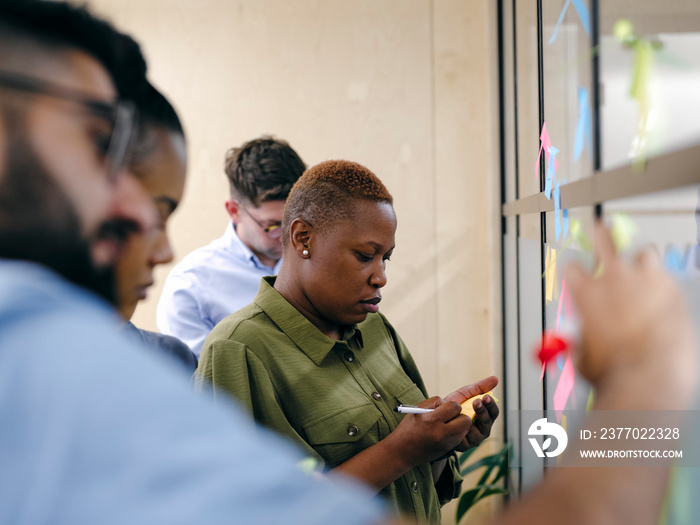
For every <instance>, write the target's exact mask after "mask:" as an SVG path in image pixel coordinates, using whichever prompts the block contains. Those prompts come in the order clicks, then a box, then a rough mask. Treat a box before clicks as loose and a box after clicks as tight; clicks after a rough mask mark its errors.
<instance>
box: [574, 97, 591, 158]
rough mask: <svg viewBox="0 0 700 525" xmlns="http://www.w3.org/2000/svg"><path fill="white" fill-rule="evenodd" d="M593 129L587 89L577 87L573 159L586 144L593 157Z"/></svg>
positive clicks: (578, 155)
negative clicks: (576, 115)
mask: <svg viewBox="0 0 700 525" xmlns="http://www.w3.org/2000/svg"><path fill="white" fill-rule="evenodd" d="M592 144H593V130H592V128H591V106H590V104H589V102H588V91H587V90H586V89H584V88H582V87H580V86H579V88H578V121H577V122H576V137H575V139H574V160H578V159H579V157H580V156H581V153H583V148H584V147H585V146H586V145H588V153H589V155H590V156H591V158H592V157H593V150H592Z"/></svg>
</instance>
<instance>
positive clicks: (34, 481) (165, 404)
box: [0, 261, 383, 525]
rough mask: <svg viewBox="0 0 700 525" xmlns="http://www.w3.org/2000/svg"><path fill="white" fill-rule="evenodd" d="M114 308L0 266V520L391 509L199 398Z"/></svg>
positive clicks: (217, 518) (373, 515)
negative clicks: (307, 466)
mask: <svg viewBox="0 0 700 525" xmlns="http://www.w3.org/2000/svg"><path fill="white" fill-rule="evenodd" d="M186 377H187V376H186V374H184V372H182V370H181V369H180V367H178V366H176V365H175V364H173V363H172V361H171V360H168V359H166V357H163V356H161V355H160V354H158V353H155V352H152V351H150V350H148V349H146V348H139V347H138V345H135V344H134V342H133V341H131V340H130V339H128V338H127V336H126V335H125V334H124V333H122V332H121V331H120V330H119V321H118V319H117V318H116V316H115V314H114V313H113V312H112V311H111V309H110V308H109V307H108V306H107V305H106V304H105V303H104V302H102V301H101V300H99V299H97V298H96V297H95V296H93V295H91V294H90V293H88V292H86V291H83V290H81V289H78V288H76V287H74V286H72V285H70V284H69V283H67V282H66V281H64V280H62V279H61V278H59V277H57V276H56V275H55V274H53V273H51V272H49V271H48V270H45V269H43V268H41V267H39V266H36V265H32V264H29V263H21V262H9V261H0V422H1V427H0V523H8V524H9V523H12V524H15V525H23V524H43V523H47V524H48V523H50V524H57V525H61V524H70V525H74V524H76V523H100V524H119V525H123V524H126V523H128V524H130V525H131V524H148V525H154V524H168V525H173V524H192V523H206V524H207V525H212V524H216V523H227V524H231V523H241V524H257V523H260V524H272V523H284V524H285V525H290V524H313V523H318V524H321V523H323V524H326V523H333V524H343V523H347V524H351V523H352V524H355V523H371V522H375V521H376V520H379V519H381V518H382V512H383V508H382V507H381V506H380V504H379V502H378V501H377V500H376V499H375V498H373V497H372V496H371V495H369V494H368V493H367V492H365V491H364V489H361V488H360V487H359V486H357V485H355V484H354V483H351V482H349V481H346V480H343V481H342V482H341V481H339V480H335V481H333V482H331V481H329V480H327V479H325V480H318V479H317V478H315V477H313V476H311V475H308V474H304V473H303V472H302V470H301V469H300V468H299V467H298V462H299V460H300V458H299V456H298V452H297V451H296V450H295V449H292V448H291V445H289V444H287V443H286V442H282V441H281V440H280V439H279V438H277V437H275V436H272V435H270V434H268V433H267V432H266V431H264V430H262V429H256V428H255V427H254V426H253V425H252V423H251V422H250V420H249V418H248V417H247V416H243V415H242V414H241V413H240V412H239V410H238V408H237V407H234V406H233V405H228V404H225V405H221V404H219V405H214V404H213V403H210V402H208V401H207V400H205V399H203V398H201V397H199V396H197V395H195V394H194V393H193V392H192V391H191V389H190V388H189V387H188V386H187V381H186Z"/></svg>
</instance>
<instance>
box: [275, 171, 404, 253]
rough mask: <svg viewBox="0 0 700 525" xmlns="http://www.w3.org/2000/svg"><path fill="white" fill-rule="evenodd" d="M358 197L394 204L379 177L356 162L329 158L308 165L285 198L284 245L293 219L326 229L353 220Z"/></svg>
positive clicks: (316, 227)
mask: <svg viewBox="0 0 700 525" xmlns="http://www.w3.org/2000/svg"><path fill="white" fill-rule="evenodd" d="M358 200H365V201H371V202H387V203H389V204H393V203H394V198H393V197H392V196H391V193H389V190H387V189H386V186H384V184H383V183H382V181H380V180H379V177H377V176H376V175H375V174H374V173H372V172H371V171H370V170H369V169H367V168H365V167H364V166H362V165H360V164H357V163H356V162H350V161H347V160H329V161H326V162H322V163H320V164H317V165H316V166H313V167H311V168H309V169H308V170H306V171H305V172H304V174H303V175H302V176H301V178H300V179H299V180H298V181H297V183H296V184H295V185H294V187H293V188H292V191H291V192H290V193H289V197H288V198H287V203H286V205H285V207H284V217H283V219H282V244H283V245H284V246H285V247H286V245H287V243H288V242H289V229H290V227H291V225H292V222H294V220H295V219H303V220H305V221H306V222H308V223H309V224H310V225H311V226H313V227H314V228H315V229H316V230H318V231H325V230H327V229H328V228H329V227H331V226H332V225H333V224H335V223H336V222H339V221H342V220H348V219H352V217H353V213H354V209H355V204H356V203H357V201H358Z"/></svg>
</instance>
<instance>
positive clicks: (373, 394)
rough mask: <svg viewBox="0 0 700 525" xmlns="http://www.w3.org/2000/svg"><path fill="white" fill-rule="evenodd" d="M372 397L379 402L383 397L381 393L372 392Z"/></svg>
mask: <svg viewBox="0 0 700 525" xmlns="http://www.w3.org/2000/svg"><path fill="white" fill-rule="evenodd" d="M372 397H373V398H374V399H375V400H377V401H379V400H380V399H381V398H382V395H381V394H380V393H379V392H372Z"/></svg>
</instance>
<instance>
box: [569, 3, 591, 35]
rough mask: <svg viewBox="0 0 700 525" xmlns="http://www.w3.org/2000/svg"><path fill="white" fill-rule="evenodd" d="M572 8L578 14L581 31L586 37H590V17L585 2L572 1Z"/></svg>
mask: <svg viewBox="0 0 700 525" xmlns="http://www.w3.org/2000/svg"><path fill="white" fill-rule="evenodd" d="M573 2H574V7H575V8H576V12H577V13H578V17H579V18H580V19H581V25H582V26H583V30H584V31H585V32H586V34H587V35H588V36H590V35H591V15H590V14H589V13H588V7H586V2H584V1H583V0H573Z"/></svg>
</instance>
